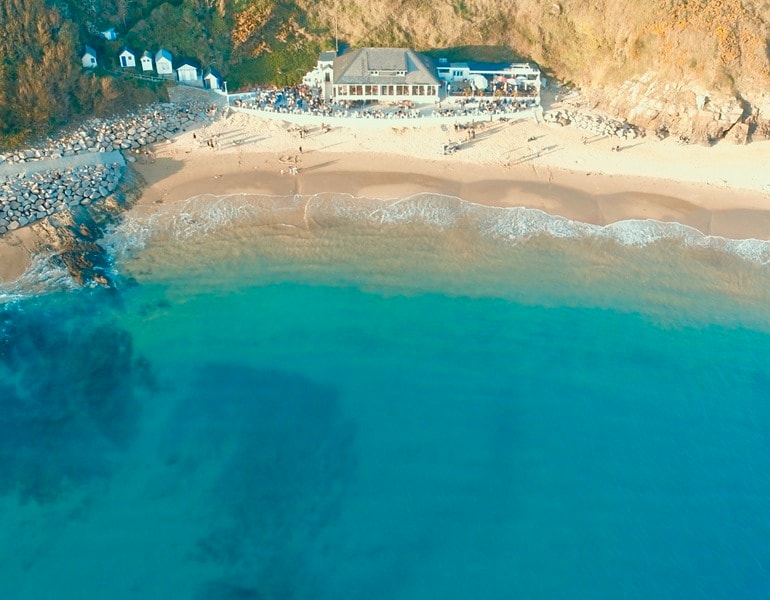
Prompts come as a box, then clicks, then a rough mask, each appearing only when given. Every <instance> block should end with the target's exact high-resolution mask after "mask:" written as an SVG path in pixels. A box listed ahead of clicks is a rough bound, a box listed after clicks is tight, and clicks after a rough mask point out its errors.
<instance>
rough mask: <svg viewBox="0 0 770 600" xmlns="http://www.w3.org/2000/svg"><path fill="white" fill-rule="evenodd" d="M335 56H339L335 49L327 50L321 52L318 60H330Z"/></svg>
mask: <svg viewBox="0 0 770 600" xmlns="http://www.w3.org/2000/svg"><path fill="white" fill-rule="evenodd" d="M335 58H337V53H336V52H335V51H334V50H327V51H326V52H321V54H320V56H319V57H318V62H329V61H332V60H334V59H335Z"/></svg>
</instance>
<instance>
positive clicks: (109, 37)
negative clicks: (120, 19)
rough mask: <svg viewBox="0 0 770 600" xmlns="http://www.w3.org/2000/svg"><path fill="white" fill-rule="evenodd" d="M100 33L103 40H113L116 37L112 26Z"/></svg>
mask: <svg viewBox="0 0 770 600" xmlns="http://www.w3.org/2000/svg"><path fill="white" fill-rule="evenodd" d="M101 34H102V37H103V38H104V39H105V40H109V41H114V40H116V39H118V34H117V33H115V28H114V27H110V28H109V29H108V30H107V31H102V32H101Z"/></svg>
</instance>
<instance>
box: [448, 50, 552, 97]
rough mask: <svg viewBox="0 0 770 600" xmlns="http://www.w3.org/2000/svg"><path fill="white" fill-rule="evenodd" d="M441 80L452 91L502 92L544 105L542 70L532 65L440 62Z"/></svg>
mask: <svg viewBox="0 0 770 600" xmlns="http://www.w3.org/2000/svg"><path fill="white" fill-rule="evenodd" d="M437 73H438V76H439V78H440V79H441V80H442V81H443V82H444V83H445V84H446V85H447V89H448V91H449V92H451V91H452V89H459V88H461V87H470V88H471V89H472V90H474V91H476V90H482V91H484V90H500V91H501V92H502V93H503V94H504V95H512V96H519V97H528V98H533V99H536V100H537V102H538V103H539V102H540V87H541V85H542V81H541V78H540V69H539V68H538V67H537V65H534V64H532V63H484V62H449V61H448V60H446V59H439V61H438V65H437Z"/></svg>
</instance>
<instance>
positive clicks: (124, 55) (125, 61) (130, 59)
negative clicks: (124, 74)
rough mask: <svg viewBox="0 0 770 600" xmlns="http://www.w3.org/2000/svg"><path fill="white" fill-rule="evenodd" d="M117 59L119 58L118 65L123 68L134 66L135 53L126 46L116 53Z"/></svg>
mask: <svg viewBox="0 0 770 600" xmlns="http://www.w3.org/2000/svg"><path fill="white" fill-rule="evenodd" d="M118 60H120V66H121V67H123V68H124V69H127V68H129V67H136V53H135V52H134V51H133V50H131V49H130V48H128V47H124V48H123V50H122V51H121V52H120V54H118Z"/></svg>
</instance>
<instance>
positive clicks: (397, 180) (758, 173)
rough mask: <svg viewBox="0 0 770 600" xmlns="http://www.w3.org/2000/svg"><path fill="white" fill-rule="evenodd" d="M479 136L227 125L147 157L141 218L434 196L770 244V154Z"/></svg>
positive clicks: (357, 125) (755, 147)
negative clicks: (169, 211) (332, 199)
mask: <svg viewBox="0 0 770 600" xmlns="http://www.w3.org/2000/svg"><path fill="white" fill-rule="evenodd" d="M479 126H480V129H479V131H478V135H477V136H475V137H474V138H473V140H472V141H463V144H462V147H461V149H460V150H459V151H458V152H457V153H456V154H454V155H448V156H443V155H442V154H441V147H442V145H443V144H445V143H447V142H448V141H456V140H458V138H459V137H460V135H461V134H458V132H457V131H456V130H455V131H453V130H452V128H451V125H450V126H449V127H447V125H434V124H431V125H424V126H410V125H409V124H402V123H399V122H394V123H393V126H392V127H390V128H386V129H383V128H382V127H381V126H378V127H371V126H367V123H366V122H365V120H364V121H363V122H362V120H357V121H356V122H354V123H351V126H350V127H333V128H332V130H331V131H328V132H322V131H321V128H320V127H309V128H308V129H309V133H308V134H307V135H305V136H303V137H302V138H300V136H299V133H298V132H297V130H296V127H294V128H292V127H291V125H290V124H289V123H285V122H281V121H275V120H271V119H262V118H259V117H254V116H250V115H244V114H239V113H230V115H229V116H228V117H226V118H222V119H219V120H218V121H215V122H213V123H210V124H207V125H203V126H199V127H197V128H194V129H189V130H188V131H186V132H184V133H181V134H180V135H178V136H176V137H175V138H173V139H171V140H168V141H166V142H162V143H159V144H156V145H155V146H154V147H153V149H152V151H151V152H150V153H148V154H146V155H142V156H140V157H138V158H137V160H136V162H134V163H133V164H132V168H133V169H134V170H135V171H136V172H137V173H138V174H139V176H140V178H141V179H142V180H143V181H144V182H145V184H146V185H145V186H144V187H143V189H142V190H141V198H140V200H139V201H138V202H137V203H136V204H135V206H136V207H144V208H143V210H147V208H146V207H148V206H153V205H160V204H163V205H168V204H170V203H174V202H176V201H180V200H186V199H188V198H190V197H193V196H199V195H203V194H213V195H227V194H236V193H252V194H266V195H293V194H301V195H314V194H318V193H324V192H335V193H347V194H350V195H353V196H369V197H375V198H383V199H389V198H397V197H404V196H410V195H414V194H418V193H422V192H429V193H437V194H442V195H447V196H456V197H459V198H462V199H463V200H466V201H470V202H474V203H477V204H482V205H489V206H501V207H513V206H524V207H527V208H534V209H540V210H542V211H544V212H546V213H549V214H552V215H558V216H562V217H566V218H568V219H571V220H575V221H581V222H586V223H592V224H595V225H607V224H609V223H614V222H618V221H625V220H634V219H641V220H645V219H652V220H657V221H664V222H676V223H680V224H683V225H687V226H690V227H693V228H695V229H697V230H699V231H701V232H702V233H704V234H707V235H714V236H720V237H724V238H730V239H748V238H756V239H762V240H770V176H767V177H765V176H764V171H763V169H762V165H763V164H767V162H768V161H770V142H768V143H762V142H760V143H754V144H751V145H750V146H736V145H732V144H730V143H729V142H722V143H720V144H717V145H716V146H715V147H710V148H706V147H700V146H680V145H677V144H675V143H674V142H673V141H672V140H664V141H658V140H650V139H649V138H642V139H641V140H634V141H632V142H624V145H623V147H622V148H621V151H619V152H616V151H612V148H613V147H614V146H616V145H617V140H616V139H613V138H602V139H599V140H596V141H593V142H591V143H588V144H586V143H584V138H583V136H582V135H581V134H582V133H583V132H582V130H579V129H574V128H571V127H560V126H558V125H553V124H546V123H536V122H534V121H533V120H531V119H527V120H519V121H512V122H505V123H500V122H496V123H492V124H487V125H483V124H479ZM209 140H211V141H212V143H211V145H208V141H209ZM292 165H296V166H297V168H298V173H297V174H296V175H292V174H290V173H289V167H290V166H292ZM282 171H283V173H282ZM650 173H654V174H655V176H654V177H651V176H650V175H649V174H650ZM674 175H678V177H677V178H674V177H673V176H674ZM129 215H130V211H129ZM16 233H17V234H18V233H19V232H16ZM20 235H21V237H23V238H24V239H25V243H24V245H23V246H22V245H20V243H19V242H18V239H17V238H18V237H19V235H15V236H12V238H11V239H3V240H0V282H9V281H13V280H14V279H16V278H18V277H19V276H20V275H21V274H22V273H23V271H24V269H25V268H26V265H27V264H28V261H29V252H30V251H31V248H33V247H34V237H35V236H34V234H32V233H24V234H20ZM20 247H21V248H23V250H20ZM25 255H26V262H25V261H24V260H23V258H24V256H25Z"/></svg>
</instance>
